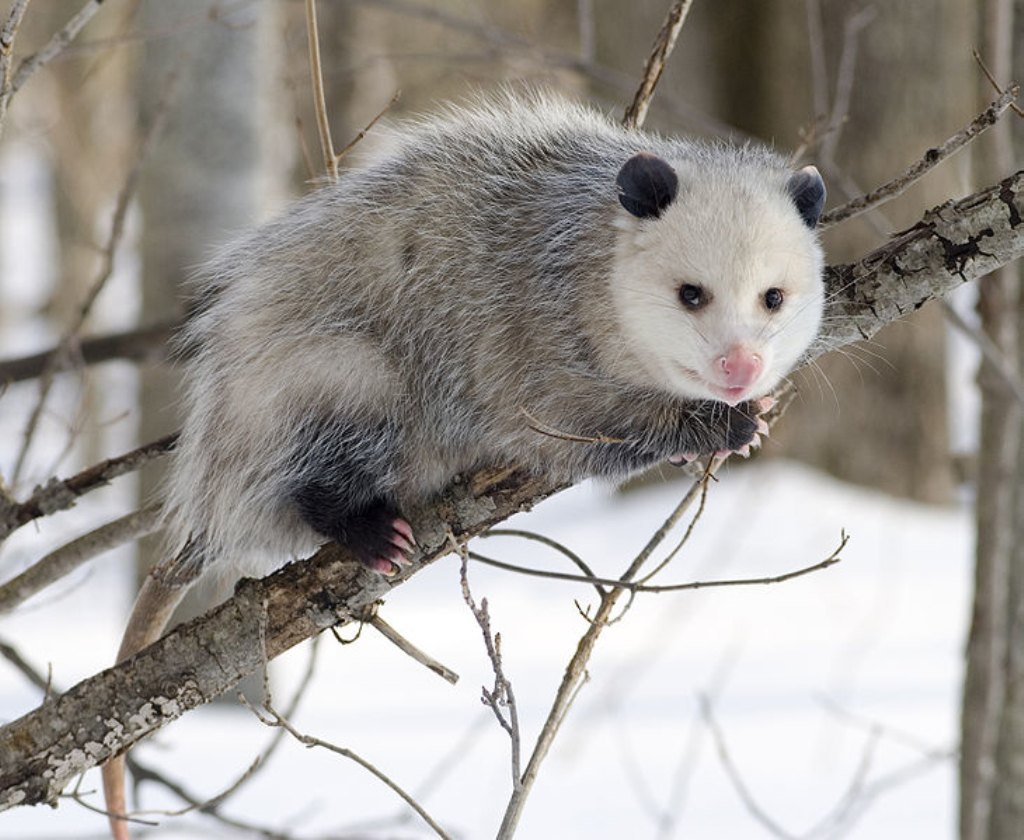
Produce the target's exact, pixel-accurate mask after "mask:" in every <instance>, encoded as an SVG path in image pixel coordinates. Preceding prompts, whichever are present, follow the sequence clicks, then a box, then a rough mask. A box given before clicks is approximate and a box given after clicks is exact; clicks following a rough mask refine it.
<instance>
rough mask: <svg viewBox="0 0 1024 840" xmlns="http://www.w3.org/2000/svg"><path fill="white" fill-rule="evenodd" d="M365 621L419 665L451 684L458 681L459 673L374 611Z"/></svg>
mask: <svg viewBox="0 0 1024 840" xmlns="http://www.w3.org/2000/svg"><path fill="white" fill-rule="evenodd" d="M367 623H368V624H369V625H370V626H371V627H373V629H374V630H376V631H377V632H379V633H380V634H381V635H382V636H383V637H384V638H385V639H387V640H388V641H389V642H391V643H392V644H393V645H395V647H397V648H398V649H399V650H400V651H402V653H405V654H407V655H408V656H411V657H412V658H413V659H415V660H416V661H417V662H419V663H420V664H421V665H425V666H426V667H427V668H429V669H430V670H431V671H433V672H434V673H435V674H437V675H438V676H439V677H441V678H442V679H445V680H447V681H448V682H450V683H451V684H452V685H455V683H457V682H458V681H459V675H458V674H456V673H455V672H454V671H453V670H452V669H451V668H449V667H447V666H446V665H442V664H441V663H440V662H438V661H437V660H436V659H434V658H433V657H432V656H428V655H427V654H425V653H424V652H423V651H422V650H420V649H419V648H418V647H416V646H415V645H414V644H413V643H412V642H410V641H409V640H408V639H406V638H405V636H403V635H402V634H401V633H399V632H398V631H397V630H395V628H394V627H392V626H391V625H390V624H388V623H387V622H386V621H385V620H384V619H383V618H381V617H380V616H379V615H378V614H377V613H376V612H375V613H374V614H373V618H371V619H370V620H369V621H368V622H367Z"/></svg>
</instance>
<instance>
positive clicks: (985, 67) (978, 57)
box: [971, 50, 1024, 117]
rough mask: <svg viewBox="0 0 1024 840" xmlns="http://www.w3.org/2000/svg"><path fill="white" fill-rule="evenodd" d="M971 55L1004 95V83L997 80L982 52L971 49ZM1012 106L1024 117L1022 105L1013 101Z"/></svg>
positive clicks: (993, 85)
mask: <svg viewBox="0 0 1024 840" xmlns="http://www.w3.org/2000/svg"><path fill="white" fill-rule="evenodd" d="M971 55H973V56H974V60H975V61H976V62H978V66H979V67H980V68H981V72H982V73H984V74H985V76H986V77H987V78H988V81H989V84H991V85H992V87H993V88H995V90H996V93H998V94H1000V95H1002V94H1003V92H1004V91H1003V87H1002V85H1000V84H999V82H997V81H996V77H995V76H993V75H992V71H991V70H989V69H988V65H987V64H985V61H984V60H983V59H982V57H981V53H979V52H978V51H977V50H971ZM1010 107H1011V108H1012V109H1013V112H1014V113H1015V114H1016V115H1017V116H1018V117H1024V110H1021V107H1020V106H1019V105H1018V104H1017V103H1016V102H1014V103H1012V104H1011V105H1010Z"/></svg>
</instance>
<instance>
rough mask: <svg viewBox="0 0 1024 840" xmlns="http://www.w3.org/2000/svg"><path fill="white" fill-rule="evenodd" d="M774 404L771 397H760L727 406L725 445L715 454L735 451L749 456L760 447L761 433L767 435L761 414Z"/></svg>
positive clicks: (743, 455) (745, 456) (766, 426)
mask: <svg viewBox="0 0 1024 840" xmlns="http://www.w3.org/2000/svg"><path fill="white" fill-rule="evenodd" d="M774 405H775V399H774V398H773V397H761V398H760V399H758V400H750V401H748V402H745V403H740V404H739V405H736V406H729V407H728V408H727V411H726V424H725V432H726V434H725V446H724V447H722V448H721V449H720V450H719V451H718V452H716V453H715V454H716V455H723V454H728V453H730V452H735V453H736V454H737V455H741V456H742V457H744V458H749V457H750V453H751V451H752V450H754V449H760V448H761V437H762V435H763V436H765V437H767V436H768V424H767V423H766V422H765V421H764V418H762V417H761V415H762V414H764V412H766V411H768V410H770V409H771V408H772V406H774Z"/></svg>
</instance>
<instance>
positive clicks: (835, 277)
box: [0, 171, 1024, 810]
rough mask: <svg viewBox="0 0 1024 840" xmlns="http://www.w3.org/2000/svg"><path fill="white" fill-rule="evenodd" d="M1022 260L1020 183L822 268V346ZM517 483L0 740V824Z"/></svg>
mask: <svg viewBox="0 0 1024 840" xmlns="http://www.w3.org/2000/svg"><path fill="white" fill-rule="evenodd" d="M1022 255H1024V171H1022V172H1018V173H1017V174H1015V175H1013V176H1011V177H1009V178H1007V179H1005V180H1004V181H1002V182H1001V183H999V184H996V185H994V186H992V187H990V188H988V189H986V190H983V191H981V192H979V193H975V194H974V195H971V196H968V197H967V198H964V199H961V200H959V201H950V202H947V203H945V204H943V205H941V206H939V207H936V208H934V209H933V210H931V211H929V212H928V213H926V214H925V216H924V217H923V218H922V220H921V221H920V222H919V223H918V224H916V225H915V226H914V227H913V228H911V229H910V230H908V231H906V232H904V233H903V234H901V235H899V236H897V237H896V238H895V239H894V240H893V241H892V242H891V243H889V244H888V245H886V246H885V247H883V248H881V249H879V250H877V251H875V252H873V253H871V254H869V255H867V256H866V257H864V258H863V259H862V260H860V261H859V262H856V263H851V264H846V265H838V266H832V267H831V268H829V269H828V272H827V276H826V282H827V284H828V286H829V287H830V289H831V290H833V291H835V292H837V294H835V295H833V296H831V300H832V304H831V308H830V310H829V312H828V313H827V322H826V323H827V324H828V327H827V332H826V334H825V339H826V342H827V343H828V344H829V346H831V347H837V346H841V345H843V344H847V343H850V342H852V341H856V340H858V339H861V338H869V337H870V336H871V335H873V334H874V333H875V332H877V331H878V330H879V329H881V328H882V327H883V326H884V325H885V324H887V323H890V322H892V321H894V320H896V319H897V318H899V317H901V316H902V315H904V314H906V313H907V312H911V311H913V310H915V309H918V308H920V307H921V306H922V305H924V304H925V303H927V302H928V301H929V300H932V299H933V298H935V297H938V296H941V295H943V294H945V293H947V292H949V291H951V290H952V289H954V288H956V287H958V286H960V285H962V284H963V283H966V282H969V281H971V280H975V279H977V278H978V277H981V276H983V275H985V274H987V273H989V272H991V271H992V270H994V269H995V268H997V267H999V266H1002V265H1005V264H1007V263H1009V262H1011V261H1012V260H1014V259H1017V258H1018V257H1020V256H1022ZM559 489H562V488H560V487H554V486H551V485H549V484H547V483H545V482H544V481H543V480H541V479H538V478H535V477H531V476H528V475H523V474H521V473H511V474H507V473H504V474H502V473H495V474H494V475H492V476H488V475H486V474H480V475H477V476H473V477H472V478H470V479H468V480H463V481H460V482H456V483H455V484H454V485H453V486H452V487H451V488H450V489H449V491H448V492H447V493H446V494H445V495H444V496H443V497H442V498H441V499H440V501H438V502H437V503H435V504H434V505H432V506H431V507H430V508H429V509H427V510H423V511H419V512H418V513H417V514H414V515H413V516H412V517H411V519H412V522H413V525H414V527H415V529H416V532H417V535H418V536H419V538H420V542H421V545H422V546H423V550H424V557H423V559H422V560H420V561H418V562H417V563H416V564H415V566H414V568H413V569H411V570H410V571H409V572H407V573H406V574H405V575H403V577H402V578H400V579H398V580H395V581H392V580H386V579H384V578H382V577H380V576H379V575H374V574H372V573H369V572H367V571H366V570H365V569H363V568H362V567H360V566H358V565H357V564H355V563H354V562H353V561H351V560H350V558H349V557H348V555H347V553H346V552H345V551H344V549H341V548H339V547H338V546H335V545H328V546H326V547H324V548H323V549H321V551H319V552H318V553H317V554H316V555H315V556H314V557H312V558H310V559H309V560H305V561H302V562H298V563H293V564H291V565H289V566H287V567H285V568H284V569H282V570H280V571H278V572H276V573H274V574H273V575H271V576H269V577H267V578H265V579H263V580H261V581H244V582H243V583H242V584H240V585H239V587H238V588H237V590H236V594H235V595H234V597H232V598H231V599H229V600H228V601H227V602H225V603H224V604H223V605H222V606H220V607H218V608H217V609H215V610H213V611H212V612H210V613H208V614H207V615H206V616H203V617H201V618H199V619H196V620H194V621H192V622H190V623H188V624H186V625H183V626H181V627H179V628H178V629H176V630H174V631H173V632H171V633H170V634H169V635H167V636H166V637H164V638H163V639H162V640H161V641H159V642H157V643H156V644H154V645H152V646H151V647H149V648H147V649H145V650H144V651H142V652H141V653H140V654H139V655H138V656H136V657H134V658H133V659H131V660H128V661H127V662H125V663H122V664H121V665H119V666H117V667H115V668H110V669H108V670H106V671H103V672H102V673H100V674H98V675H96V676H94V677H91V678H89V679H87V680H85V681H83V682H81V683H79V684H78V685H77V686H75V687H74V688H72V689H70V690H69V691H67V692H66V693H65V694H63V695H61V696H59V697H54V698H50V699H49V700H47V701H46V702H45V703H44V704H43V705H42V706H40V707H39V708H38V709H36V710H34V711H32V712H30V713H29V714H27V715H25V716H24V717H22V718H20V719H19V720H16V721H14V722H12V723H9V724H7V725H6V726H4V727H2V728H0V810H3V809H6V808H9V807H12V806H14V805H27V804H37V803H42V802H49V803H52V802H54V801H55V800H56V798H57V796H58V794H59V793H60V791H61V790H62V789H63V788H64V787H65V786H66V785H67V784H68V783H69V782H71V781H72V780H73V779H74V778H75V777H76V776H77V775H78V774H79V773H81V772H82V771H84V770H86V769H88V768H89V767H92V766H94V765H97V764H100V763H102V762H104V761H106V760H107V759H108V758H109V757H110V756H111V755H114V754H115V753H117V752H119V751H122V750H124V749H126V748H128V747H130V746H132V745H133V744H134V743H135V742H137V741H138V740H139V739H140V738H142V737H144V736H146V735H148V734H149V733H151V732H152V731H154V730H155V729H157V728H159V727H161V726H163V725H164V724H166V723H168V722H170V721H172V720H174V719H175V718H177V717H179V716H180V715H182V714H184V713H185V712H186V711H188V710H190V709H192V708H195V707H196V706H199V705H202V704H203V703H206V702H208V701H209V700H211V699H212V698H213V697H215V696H217V695H218V694H220V693H222V692H224V691H227V690H228V689H230V688H231V687H232V686H234V685H235V684H236V683H237V682H238V680H239V679H240V678H241V677H243V676H245V675H246V674H249V673H252V672H253V671H255V670H257V669H259V668H260V667H261V666H262V665H263V663H264V662H265V661H266V660H267V659H269V658H273V657H274V656H276V655H278V654H280V653H282V652H283V651H284V650H286V649H288V648H289V647H291V646H293V645H295V644H297V643H299V642H300V641H303V640H304V639H306V638H308V637H310V636H313V635H315V634H316V633H319V632H320V631H321V630H323V629H325V628H327V627H329V626H332V625H336V624H344V623H346V622H348V621H351V620H358V619H359V618H360V617H363V616H365V614H366V611H367V610H368V609H372V607H373V605H374V604H375V603H376V602H377V600H378V599H379V598H381V597H383V596H384V595H386V594H387V592H388V591H389V590H390V589H391V587H392V586H395V585H399V584H400V583H401V582H402V580H403V579H404V578H405V577H407V576H408V575H409V574H414V573H415V571H416V570H417V569H418V568H420V567H422V566H423V565H425V564H426V563H429V562H431V561H433V560H434V559H436V558H437V557H440V556H441V555H443V554H445V553H447V552H448V550H449V544H448V542H447V538H446V530H445V528H446V526H447V527H449V528H451V530H452V532H453V533H454V534H455V535H456V537H457V538H468V537H470V536H472V535H474V534H477V533H480V532H481V531H483V530H485V529H486V528H488V527H490V526H491V525H493V524H494V523H496V522H499V521H501V520H502V519H504V518H506V517H507V516H509V515H511V514H512V513H514V512H516V511H518V510H521V509H524V508H527V507H529V506H531V505H532V504H534V503H536V502H538V501H540V500H542V499H544V498H546V497H548V496H550V495H551V494H553V493H555V492H557V491H558V490H559Z"/></svg>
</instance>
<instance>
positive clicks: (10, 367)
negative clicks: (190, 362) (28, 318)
mask: <svg viewBox="0 0 1024 840" xmlns="http://www.w3.org/2000/svg"><path fill="white" fill-rule="evenodd" d="M178 326H179V324H178V323H176V322H171V321H165V322H164V323H159V324H152V325H150V326H147V327H135V328H133V329H130V330H126V331H124V332H118V333H111V334H109V335H98V336H93V337H91V338H85V339H82V340H81V342H80V343H79V344H78V348H77V350H78V352H77V356H78V358H77V361H78V362H80V363H81V364H85V365H93V364H99V363H101V362H106V361H110V360H111V359H132V360H134V359H154V358H160V359H164V358H167V357H168V356H169V355H170V349H169V346H168V345H169V343H170V340H171V337H172V336H173V335H174V332H175V330H177V328H178ZM57 352H59V348H53V349H51V350H46V351H44V352H42V353H34V354H32V355H31V356H22V357H20V358H16V359H7V360H6V361H0V382H22V381H24V380H26V379H34V378H35V377H37V376H41V375H42V374H43V372H44V371H45V370H46V367H47V365H48V364H49V363H50V360H51V359H52V358H53V356H54V354H55V353H57Z"/></svg>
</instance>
